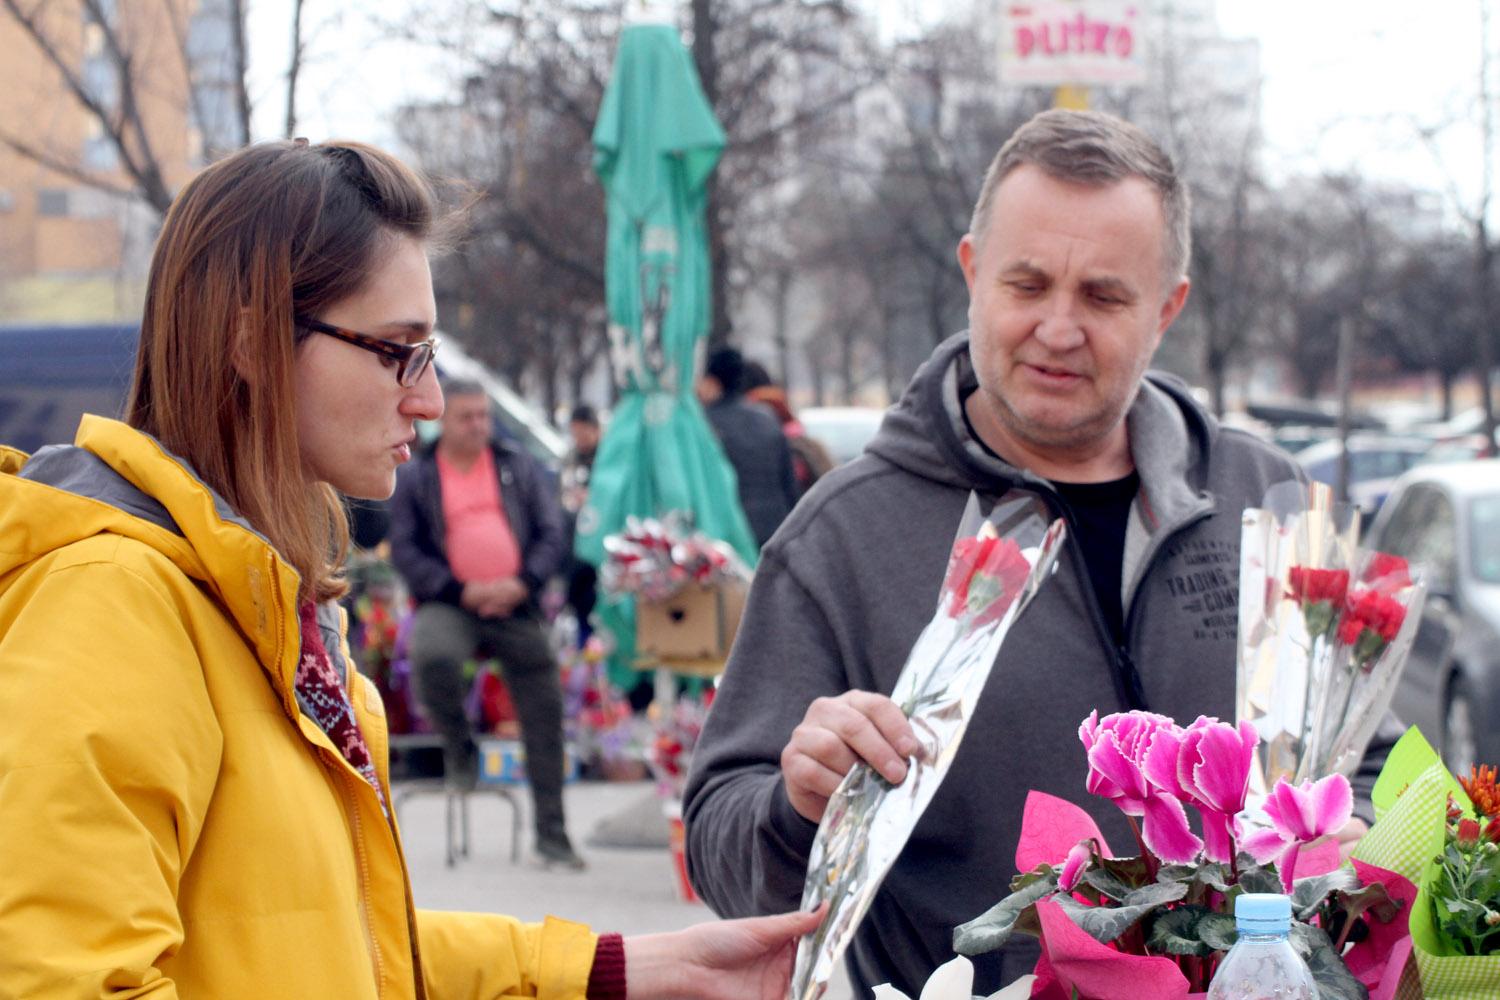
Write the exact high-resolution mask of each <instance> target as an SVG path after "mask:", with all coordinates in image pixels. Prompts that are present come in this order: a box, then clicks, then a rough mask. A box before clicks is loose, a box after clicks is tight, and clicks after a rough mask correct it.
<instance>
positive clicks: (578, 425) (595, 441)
mask: <svg viewBox="0 0 1500 1000" xmlns="http://www.w3.org/2000/svg"><path fill="white" fill-rule="evenodd" d="M568 433H570V434H571V435H572V436H573V447H574V448H575V449H576V450H577V451H578V453H579V454H581V455H592V454H593V453H594V449H595V448H598V447H599V425H598V424H594V423H590V422H589V421H587V420H574V421H571V422H569V424H568Z"/></svg>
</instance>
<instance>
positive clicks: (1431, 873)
mask: <svg viewBox="0 0 1500 1000" xmlns="http://www.w3.org/2000/svg"><path fill="white" fill-rule="evenodd" d="M1495 779H1496V771H1495V768H1493V767H1484V766H1480V767H1475V768H1473V769H1472V770H1471V771H1470V773H1469V774H1468V775H1467V776H1460V777H1458V778H1455V777H1454V776H1453V775H1452V774H1450V773H1449V772H1448V769H1447V768H1446V767H1445V766H1444V764H1443V762H1442V760H1441V758H1439V757H1438V755H1437V753H1436V752H1435V751H1434V750H1433V749H1432V747H1431V746H1430V745H1429V744H1428V743H1427V741H1426V740H1425V739H1424V738H1423V737H1422V734H1421V732H1419V731H1418V730H1417V729H1415V728H1413V729H1411V730H1409V731H1408V732H1407V734H1406V735H1405V736H1403V737H1402V738H1401V740H1400V742H1398V743H1397V744H1396V746H1395V747H1394V748H1393V749H1392V750H1391V754H1390V756H1389V758H1388V759H1387V760H1386V765H1385V768H1384V769H1383V770H1382V771H1381V773H1380V778H1379V780H1378V781H1377V782H1376V784H1375V790H1374V794H1373V796H1372V798H1373V800H1374V803H1375V811H1376V815H1377V817H1378V820H1377V822H1376V824H1375V827H1374V829H1372V830H1371V831H1370V832H1369V833H1368V834H1367V835H1366V836H1365V838H1364V839H1363V840H1362V841H1361V842H1360V844H1359V846H1358V847H1357V848H1356V849H1355V852H1354V853H1355V857H1356V858H1360V859H1363V860H1366V861H1368V862H1370V863H1372V864H1376V865H1380V866H1381V867H1383V868H1387V869H1390V870H1391V871H1393V872H1396V873H1398V874H1400V875H1401V876H1404V878H1406V879H1408V880H1410V881H1411V882H1412V883H1415V885H1416V893H1415V902H1414V903H1413V905H1412V907H1411V913H1410V918H1409V923H1408V929H1409V930H1410V934H1411V937H1410V942H1409V947H1410V951H1411V955H1412V966H1411V968H1410V969H1408V970H1407V971H1408V975H1407V978H1406V979H1405V980H1404V981H1403V983H1402V990H1401V992H1400V993H1399V994H1398V996H1400V997H1401V998H1403V1000H1405V998H1408V997H1410V998H1416V997H1425V998H1429V1000H1480V998H1493V997H1495V996H1497V995H1500V787H1497V785H1496V780H1495Z"/></svg>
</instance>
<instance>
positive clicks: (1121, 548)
mask: <svg viewBox="0 0 1500 1000" xmlns="http://www.w3.org/2000/svg"><path fill="white" fill-rule="evenodd" d="M967 401H968V400H967V398H965V403H967ZM960 411H961V412H962V413H963V417H964V427H965V428H966V429H967V430H968V432H969V437H970V438H972V439H973V440H974V441H975V443H977V444H978V445H979V447H981V448H983V449H984V451H985V453H986V454H988V455H990V456H991V457H993V458H996V459H999V460H1000V461H1002V462H1003V461H1005V459H1003V458H1001V457H1000V456H999V455H998V454H996V453H995V450H994V449H993V448H991V447H990V446H989V445H987V444H985V442H984V439H983V438H981V437H980V436H979V432H978V431H976V430H975V429H974V422H973V421H971V420H970V419H969V408H968V406H967V405H965V406H962V407H960ZM1052 486H1053V488H1055V489H1056V490H1057V493H1058V495H1059V496H1060V497H1062V499H1063V503H1065V504H1067V505H1068V509H1069V511H1070V513H1071V514H1072V519H1071V520H1070V521H1069V522H1068V530H1069V531H1070V532H1072V534H1073V537H1074V538H1075V539H1076V540H1077V542H1078V547H1079V549H1080V550H1081V551H1082V552H1083V561H1084V563H1085V564H1086V565H1087V566H1088V570H1089V583H1091V584H1092V585H1093V587H1094V593H1095V594H1096V595H1098V597H1099V608H1100V610H1102V611H1103V612H1104V621H1105V623H1106V624H1108V625H1109V630H1110V635H1112V636H1114V640H1115V645H1116V646H1117V647H1118V646H1121V645H1123V643H1124V639H1125V606H1124V600H1123V598H1122V597H1121V596H1120V591H1121V590H1122V589H1123V583H1122V581H1121V577H1122V576H1123V574H1124V563H1125V528H1126V526H1127V525H1128V524H1129V523H1130V505H1131V504H1132V503H1133V502H1135V495H1136V494H1137V493H1138V492H1140V488H1141V477H1140V476H1139V475H1138V474H1137V473H1135V472H1134V471H1132V472H1131V473H1130V475H1128V476H1126V477H1125V478H1123V479H1115V480H1111V481H1110V482H1107V483H1059V482H1056V481H1053V482H1052Z"/></svg>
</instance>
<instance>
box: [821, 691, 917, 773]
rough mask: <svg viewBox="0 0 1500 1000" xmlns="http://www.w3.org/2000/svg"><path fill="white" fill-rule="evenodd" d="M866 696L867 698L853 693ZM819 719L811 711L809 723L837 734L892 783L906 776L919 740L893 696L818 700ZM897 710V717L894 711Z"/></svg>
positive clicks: (866, 694)
mask: <svg viewBox="0 0 1500 1000" xmlns="http://www.w3.org/2000/svg"><path fill="white" fill-rule="evenodd" d="M856 694H859V695H865V697H863V698H855V697H851V696H852V695H856ZM814 705H815V707H816V708H817V709H818V712H817V716H816V718H815V717H814V714H813V712H812V711H811V710H810V711H809V712H808V720H807V723H805V724H813V725H821V727H822V728H824V729H826V730H828V731H829V732H831V733H833V734H834V735H835V736H836V737H838V739H839V740H841V741H842V742H843V743H844V745H845V746H847V747H848V748H849V749H850V750H852V751H853V752H854V754H855V756H857V757H859V758H860V759H861V760H864V761H868V762H869V764H870V766H872V767H874V768H875V770H877V771H879V772H880V774H881V776H882V777H884V778H885V779H886V780H887V781H890V782H899V781H901V780H902V779H904V778H905V777H906V757H907V756H908V754H909V753H915V752H916V749H917V741H916V738H915V737H914V736H912V734H911V725H910V723H908V722H907V721H906V717H905V716H904V715H902V714H901V709H899V708H897V707H896V705H895V703H894V702H892V701H891V700H890V699H889V698H885V697H882V696H880V695H872V694H869V693H868V692H850V693H849V695H845V696H842V697H840V698H836V699H832V700H831V701H827V702H824V703H823V704H818V703H817V702H815V703H814ZM891 713H894V718H893V717H892V714H891Z"/></svg>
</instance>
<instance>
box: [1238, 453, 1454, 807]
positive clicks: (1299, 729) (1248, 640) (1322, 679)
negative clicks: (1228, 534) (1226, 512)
mask: <svg viewBox="0 0 1500 1000" xmlns="http://www.w3.org/2000/svg"><path fill="white" fill-rule="evenodd" d="M1357 527H1358V522H1357V520H1356V517H1355V512H1354V510H1353V508H1351V507H1350V506H1349V505H1348V504H1338V503H1334V502H1333V500H1332V494H1331V493H1330V491H1329V490H1328V487H1326V486H1324V485H1322V484H1321V483H1313V484H1311V485H1310V486H1304V485H1303V484H1301V483H1296V482H1287V483H1279V484H1277V485H1276V486H1273V487H1271V489H1270V490H1268V491H1267V492H1266V497H1265V500H1264V501H1263V503H1262V505H1261V507H1260V508H1252V509H1249V510H1246V511H1245V514H1244V519H1243V522H1242V530H1241V538H1240V621H1239V664H1238V674H1237V683H1236V694H1235V709H1236V716H1237V718H1239V719H1240V720H1242V721H1247V722H1249V723H1251V724H1252V725H1253V726H1254V727H1255V730H1256V732H1257V733H1259V735H1260V737H1261V740H1262V745H1261V749H1260V751H1259V753H1258V754H1257V764H1256V767H1255V769H1254V770H1253V771H1252V773H1251V791H1252V793H1253V794H1254V796H1255V797H1256V798H1257V799H1258V798H1259V797H1261V796H1264V795H1265V794H1267V793H1269V792H1270V790H1271V788H1272V787H1273V786H1274V785H1275V784H1276V781H1277V779H1278V778H1281V777H1286V778H1290V779H1292V780H1294V781H1303V780H1307V779H1310V778H1320V777H1323V776H1325V775H1329V774H1343V775H1345V776H1348V775H1352V774H1353V773H1354V771H1355V769H1356V768H1357V767H1358V766H1359V762H1360V759H1361V758H1362V756H1363V754H1364V751H1365V748H1366V746H1367V745H1368V744H1369V742H1370V738H1371V737H1372V736H1373V735H1374V734H1375V730H1376V727H1377V726H1378V725H1379V724H1380V719H1381V717H1382V716H1383V715H1384V714H1385V711H1386V709H1387V708H1388V707H1389V705H1390V701H1391V696H1392V695H1393V694H1394V693H1395V687H1396V681H1397V680H1398V679H1399V678H1400V675H1401V666H1402V664H1404V663H1405V661H1406V656H1407V654H1408V653H1409V652H1410V650H1411V644H1412V642H1413V640H1414V639H1415V637H1416V629H1417V625H1418V622H1419V619H1420V618H1421V606H1422V599H1423V595H1424V588H1423V587H1422V585H1421V584H1420V582H1417V581H1415V580H1413V578H1412V576H1411V573H1410V572H1409V571H1408V568H1407V564H1406V560H1404V559H1400V558H1398V557H1395V556H1390V555H1386V554H1383V553H1379V552H1361V551H1359V550H1358V548H1357V547H1356V544H1355V535H1356V531H1357Z"/></svg>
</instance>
